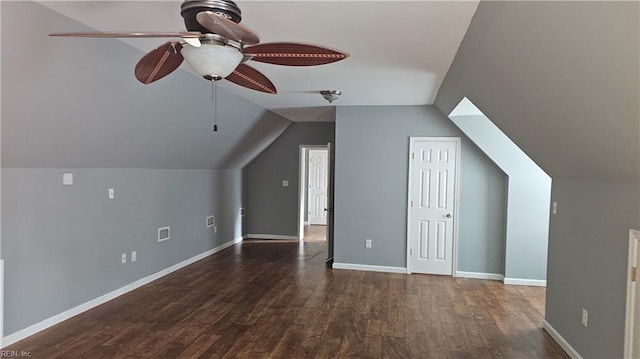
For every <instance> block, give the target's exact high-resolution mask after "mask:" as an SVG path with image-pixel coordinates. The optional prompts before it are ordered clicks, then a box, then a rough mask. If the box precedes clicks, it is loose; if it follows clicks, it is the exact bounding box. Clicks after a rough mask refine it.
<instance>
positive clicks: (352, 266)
mask: <svg viewBox="0 0 640 359" xmlns="http://www.w3.org/2000/svg"><path fill="white" fill-rule="evenodd" d="M332 268H333V269H349V270H361V271H367V272H385V273H403V274H406V273H407V268H403V267H387V266H372V265H367V264H351V263H335V262H334V263H333V265H332Z"/></svg>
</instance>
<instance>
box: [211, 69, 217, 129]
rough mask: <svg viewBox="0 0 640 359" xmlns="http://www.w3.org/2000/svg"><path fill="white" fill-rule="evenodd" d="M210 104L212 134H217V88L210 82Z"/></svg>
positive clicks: (212, 81) (214, 83)
mask: <svg viewBox="0 0 640 359" xmlns="http://www.w3.org/2000/svg"><path fill="white" fill-rule="evenodd" d="M211 102H212V103H213V132H218V86H217V84H216V82H215V81H214V80H211Z"/></svg>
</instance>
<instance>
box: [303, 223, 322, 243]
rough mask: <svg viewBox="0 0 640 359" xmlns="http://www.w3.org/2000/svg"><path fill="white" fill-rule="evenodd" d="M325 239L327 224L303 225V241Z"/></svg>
mask: <svg viewBox="0 0 640 359" xmlns="http://www.w3.org/2000/svg"><path fill="white" fill-rule="evenodd" d="M326 240H327V226H323V225H306V226H304V241H305V242H324V241H326Z"/></svg>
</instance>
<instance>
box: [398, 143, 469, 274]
mask: <svg viewBox="0 0 640 359" xmlns="http://www.w3.org/2000/svg"><path fill="white" fill-rule="evenodd" d="M459 153H460V138H457V137H455V138H452V137H412V138H411V139H410V149H409V190H408V192H409V195H408V199H409V203H408V216H407V221H408V224H407V272H408V273H412V272H416V273H427V274H441V275H452V274H453V273H454V270H453V268H454V265H455V252H456V250H455V249H456V247H455V235H456V226H455V223H456V214H457V213H456V208H457V187H458V186H457V182H458V178H457V177H458V176H457V174H458V172H459V171H458V163H459Z"/></svg>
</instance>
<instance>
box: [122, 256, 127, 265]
mask: <svg viewBox="0 0 640 359" xmlns="http://www.w3.org/2000/svg"><path fill="white" fill-rule="evenodd" d="M125 263H127V254H126V253H122V264H125Z"/></svg>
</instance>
